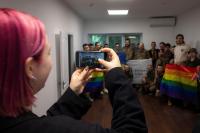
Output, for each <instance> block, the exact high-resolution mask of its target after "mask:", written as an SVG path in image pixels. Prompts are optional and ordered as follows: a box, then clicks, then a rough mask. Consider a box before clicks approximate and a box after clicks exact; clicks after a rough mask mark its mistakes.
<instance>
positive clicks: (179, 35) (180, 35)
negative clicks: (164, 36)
mask: <svg viewBox="0 0 200 133" xmlns="http://www.w3.org/2000/svg"><path fill="white" fill-rule="evenodd" d="M178 37H182V39H184V36H183V34H178V35H176V39H177V38H178Z"/></svg>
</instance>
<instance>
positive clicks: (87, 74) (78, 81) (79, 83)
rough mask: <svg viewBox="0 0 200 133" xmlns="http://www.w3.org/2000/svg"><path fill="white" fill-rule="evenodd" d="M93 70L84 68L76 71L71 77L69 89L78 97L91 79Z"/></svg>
mask: <svg viewBox="0 0 200 133" xmlns="http://www.w3.org/2000/svg"><path fill="white" fill-rule="evenodd" d="M92 71H93V70H89V67H86V68H85V69H83V70H82V69H77V70H76V71H75V72H74V73H73V74H72V77H71V81H70V85H69V86H70V88H71V89H72V91H73V92H74V93H76V94H77V95H80V94H81V93H82V92H83V89H84V87H85V85H86V83H87V82H88V81H89V80H90V78H92V75H91V73H92Z"/></svg>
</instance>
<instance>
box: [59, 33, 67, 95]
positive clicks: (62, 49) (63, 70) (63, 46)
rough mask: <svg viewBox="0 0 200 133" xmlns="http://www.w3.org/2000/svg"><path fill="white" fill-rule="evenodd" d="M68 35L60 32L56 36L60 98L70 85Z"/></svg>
mask: <svg viewBox="0 0 200 133" xmlns="http://www.w3.org/2000/svg"><path fill="white" fill-rule="evenodd" d="M68 55H69V53H68V35H67V34H66V33H63V32H60V34H57V35H56V60H57V63H56V66H57V87H58V97H60V96H61V95H62V94H63V93H64V92H65V91H66V90H67V87H68V85H69V57H68Z"/></svg>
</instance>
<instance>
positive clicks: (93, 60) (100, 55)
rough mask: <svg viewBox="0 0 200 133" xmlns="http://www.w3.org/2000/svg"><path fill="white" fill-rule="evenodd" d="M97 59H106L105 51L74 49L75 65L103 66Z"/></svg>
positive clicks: (80, 66) (81, 66) (82, 66)
mask: <svg viewBox="0 0 200 133" xmlns="http://www.w3.org/2000/svg"><path fill="white" fill-rule="evenodd" d="M98 59H104V60H105V59H106V53H105V52H100V51H76V67H78V68H84V67H86V66H88V67H89V68H103V65H101V64H100V63H99V61H98Z"/></svg>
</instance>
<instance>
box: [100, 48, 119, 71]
mask: <svg viewBox="0 0 200 133" xmlns="http://www.w3.org/2000/svg"><path fill="white" fill-rule="evenodd" d="M100 51H101V52H106V53H107V54H108V55H109V58H110V61H105V60H103V59H98V61H99V63H100V64H102V65H103V66H104V67H105V68H106V70H107V71H109V70H111V69H113V68H115V67H121V63H120V60H119V57H118V55H117V54H116V53H115V51H114V50H113V49H110V48H103V49H101V50H100Z"/></svg>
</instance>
